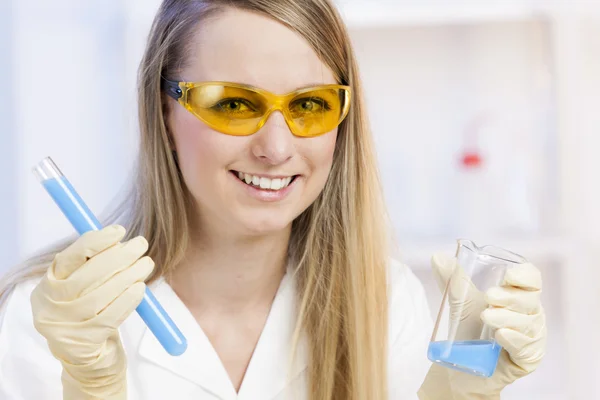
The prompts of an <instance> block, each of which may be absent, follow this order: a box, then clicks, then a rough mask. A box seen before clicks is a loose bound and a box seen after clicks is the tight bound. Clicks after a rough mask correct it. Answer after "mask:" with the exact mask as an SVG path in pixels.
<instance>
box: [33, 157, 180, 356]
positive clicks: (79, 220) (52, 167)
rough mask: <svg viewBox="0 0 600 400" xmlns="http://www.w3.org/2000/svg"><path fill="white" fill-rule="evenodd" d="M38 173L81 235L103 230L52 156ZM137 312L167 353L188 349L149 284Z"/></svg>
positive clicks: (36, 172) (38, 168)
mask: <svg viewBox="0 0 600 400" xmlns="http://www.w3.org/2000/svg"><path fill="white" fill-rule="evenodd" d="M34 173H35V175H36V176H37V178H38V180H39V181H40V183H41V184H42V185H43V186H44V188H45V189H46V191H47V192H48V194H49V195H50V196H51V197H52V199H53V200H54V202H55V203H56V205H57V206H58V207H59V208H60V209H61V211H62V212H63V214H64V215H65V216H66V217H67V219H68V220H69V222H71V225H73V227H74V228H75V229H76V230H77V232H78V233H79V234H80V235H82V234H83V233H85V232H88V231H92V230H100V229H102V226H101V225H100V222H99V221H98V220H97V219H96V217H95V216H94V214H93V213H92V212H91V211H90V209H89V208H88V207H87V205H86V204H85V203H84V202H83V200H82V199H81V197H79V195H78V194H77V192H76V191H75V189H74V188H73V186H71V183H70V182H69V181H68V180H67V178H66V177H65V176H64V175H63V174H62V173H61V172H60V170H59V169H58V167H57V166H56V164H54V162H53V161H52V159H51V158H50V157H47V158H45V159H44V160H42V161H41V162H40V163H39V164H38V165H37V166H36V167H35V168H34ZM136 311H137V313H138V314H139V315H140V317H141V318H142V320H143V321H144V323H145V324H146V325H147V326H148V328H149V329H150V331H151V332H152V333H153V334H154V336H155V337H156V339H158V341H159V342H160V344H161V345H162V346H163V347H164V349H165V350H166V351H167V353H169V354H170V355H172V356H178V355H181V354H183V353H184V352H185V350H186V349H187V340H186V338H185V337H184V336H183V334H182V333H181V331H179V329H178V328H177V326H176V325H175V323H174V322H173V320H171V318H170V317H169V315H167V313H166V311H165V310H164V309H163V308H162V306H161V305H160V303H159V302H158V300H156V297H154V295H153V294H152V292H151V291H150V289H148V288H147V287H146V292H145V293H144V298H143V299H142V302H141V303H140V305H139V306H138V307H137V309H136Z"/></svg>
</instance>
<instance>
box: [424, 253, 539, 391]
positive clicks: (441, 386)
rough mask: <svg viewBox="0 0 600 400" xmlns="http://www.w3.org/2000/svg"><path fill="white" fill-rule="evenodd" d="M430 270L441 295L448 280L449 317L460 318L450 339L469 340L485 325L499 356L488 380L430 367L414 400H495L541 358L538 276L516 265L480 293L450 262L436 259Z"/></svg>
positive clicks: (453, 261) (529, 267)
mask: <svg viewBox="0 0 600 400" xmlns="http://www.w3.org/2000/svg"><path fill="white" fill-rule="evenodd" d="M432 268H433V272H434V275H435V277H436V280H437V283H438V286H439V288H440V290H441V291H442V292H443V291H444V290H446V286H447V282H448V281H449V280H450V277H451V276H452V277H453V279H452V281H451V284H450V285H449V287H448V299H449V304H450V313H451V314H452V313H453V311H454V312H460V313H461V317H462V320H461V323H460V328H459V330H458V331H457V332H456V337H457V338H460V337H461V336H463V337H473V336H474V335H473V333H472V332H475V333H477V332H481V329H482V327H483V323H485V324H487V325H488V326H489V327H491V328H494V329H497V330H496V332H495V339H496V341H497V342H498V343H499V344H500V345H501V346H502V351H501V353H500V358H499V360H498V365H497V367H496V371H495V372H494V375H492V376H491V377H489V378H484V377H478V376H474V375H470V374H467V373H463V372H459V371H455V370H452V369H449V368H446V367H442V366H440V365H438V364H432V366H431V368H430V370H429V373H428V374H427V377H426V378H425V382H424V383H423V385H422V386H421V389H420V390H419V398H420V399H421V400H463V399H477V400H479V399H481V400H483V399H486V400H488V399H500V392H501V391H502V389H503V388H504V387H506V386H507V385H509V384H511V383H512V382H514V381H515V380H517V379H519V378H521V377H523V376H525V375H528V374H529V373H531V372H532V371H534V370H535V369H536V368H537V367H538V365H539V363H540V362H541V360H542V358H543V356H544V353H545V349H546V335H547V331H546V317H545V313H544V310H543V308H542V305H541V302H540V294H541V288H542V278H541V274H540V271H539V270H538V269H537V268H536V267H535V266H533V265H532V264H530V263H526V264H520V265H517V266H515V267H512V268H510V269H508V271H507V272H506V274H505V277H504V282H502V284H501V285H500V286H499V287H493V288H491V289H489V290H488V291H487V292H486V293H482V292H481V291H479V290H478V289H477V288H476V287H475V285H474V284H473V282H471V280H470V279H469V277H468V276H467V275H466V274H465V273H464V271H463V269H462V267H460V266H458V265H457V263H456V258H454V257H446V256H443V255H442V254H436V255H435V256H434V257H433V258H432ZM453 274H454V275H453ZM465 292H466V295H465ZM463 299H464V303H463ZM489 306H492V307H489ZM475 336H477V334H475Z"/></svg>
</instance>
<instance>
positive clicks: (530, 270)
mask: <svg viewBox="0 0 600 400" xmlns="http://www.w3.org/2000/svg"><path fill="white" fill-rule="evenodd" d="M502 286H514V287H518V288H521V289H525V290H542V274H541V272H540V270H539V269H537V268H536V267H535V266H534V265H533V264H531V263H525V264H519V265H516V266H514V267H511V268H509V269H508V270H507V271H506V274H505V275H504V281H503V283H502Z"/></svg>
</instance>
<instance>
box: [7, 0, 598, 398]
mask: <svg viewBox="0 0 600 400" xmlns="http://www.w3.org/2000/svg"><path fill="white" fill-rule="evenodd" d="M158 4H159V1H157V0H151V1H149V0H145V1H142V0H102V1H100V0H88V1H85V2H82V1H78V0H56V1H52V2H46V1H42V0H19V1H16V0H0V184H1V186H2V187H3V193H2V196H1V197H0V220H1V221H2V224H0V254H2V261H1V263H0V274H2V272H3V271H6V270H7V269H8V268H9V267H10V266H11V265H13V264H14V263H16V262H18V261H19V260H21V259H23V257H26V256H27V255H29V254H31V252H33V251H35V250H36V249H39V248H40V247H41V246H44V245H47V244H49V243H52V242H54V241H55V240H56V239H58V238H62V237H64V236H66V235H70V234H71V233H73V230H72V227H71V226H70V225H69V224H68V223H67V222H66V220H65V219H64V217H63V216H62V214H61V213H60V212H59V211H58V209H57V208H56V206H55V205H54V204H53V202H52V201H51V200H50V198H49V196H48V195H47V194H46V193H45V192H44V191H43V189H42V187H41V186H40V185H39V184H38V183H37V181H36V180H35V178H34V176H33V174H32V173H31V167H32V166H33V165H34V164H36V163H37V162H39V161H40V160H41V159H42V158H44V157H46V156H48V155H49V156H52V157H53V158H54V160H55V161H56V162H57V163H58V165H59V167H61V169H62V170H63V172H64V173H65V174H66V176H67V177H68V178H69V179H70V180H71V182H72V183H73V185H74V186H75V187H76V188H77V190H78V191H79V193H80V194H81V195H82V197H83V198H84V199H85V200H86V201H87V203H88V205H89V206H90V208H91V209H92V210H94V211H95V212H96V213H98V214H100V215H101V214H102V213H103V211H104V210H105V209H106V208H107V207H108V206H109V205H111V204H112V203H113V201H114V199H115V196H117V195H118V193H119V192H120V191H121V190H122V188H123V186H124V185H125V183H126V181H127V179H128V178H129V174H130V172H131V167H132V163H133V160H134V157H135V154H136V146H137V140H138V139H137V121H136V93H135V84H136V82H135V79H136V69H137V64H138V62H139V60H140V57H141V53H142V51H143V47H144V43H145V39H146V35H147V33H148V30H149V27H150V24H151V21H152V18H153V14H154V12H155V11H156V9H157V7H158ZM338 4H339V7H340V10H341V12H342V14H343V16H344V18H345V19H346V21H347V24H348V27H349V29H350V32H351V35H352V40H353V43H354V47H355V50H356V53H357V55H358V58H359V64H360V68H361V74H362V77H363V80H364V84H365V91H366V93H365V94H366V98H367V106H368V111H369V116H370V119H371V124H372V129H373V133H374V136H375V139H376V142H377V149H378V152H379V160H380V165H381V170H382V174H383V180H384V186H385V192H386V196H387V201H388V204H389V209H390V213H391V216H392V219H393V222H394V228H395V233H396V240H397V244H398V248H399V250H400V256H399V257H400V258H401V259H402V260H403V261H404V262H405V263H407V264H408V265H410V266H411V267H412V268H413V270H414V271H415V273H416V274H417V275H418V276H419V278H421V280H422V281H423V283H424V284H425V286H426V289H427V292H428V295H429V300H430V307H431V312H432V315H434V314H437V311H438V305H439V302H440V299H441V296H440V294H439V292H438V290H437V287H436V286H435V285H434V282H433V280H432V276H431V273H430V270H429V259H430V257H431V255H432V254H433V253H434V252H437V251H447V252H453V251H454V250H455V249H454V247H455V243H456V239H457V238H459V237H467V238H470V239H472V240H474V241H475V242H476V243H478V244H495V245H498V246H502V247H506V248H508V249H510V250H513V251H515V252H517V253H520V254H522V255H524V256H525V257H527V258H529V259H530V260H531V261H532V262H534V263H535V264H536V265H537V266H538V267H539V268H540V269H541V270H542V273H543V275H544V285H545V286H544V292H543V301H544V304H545V307H546V311H547V313H548V325H549V326H548V328H549V346H548V353H547V357H546V358H545V361H544V362H543V364H542V365H541V367H540V368H539V370H538V371H536V372H535V373H534V374H532V375H531V376H529V377H527V378H526V379H522V380H521V381H519V382H517V383H516V384H514V385H512V386H511V387H510V388H509V389H507V390H506V392H505V396H503V398H505V399H513V400H516V399H522V400H525V399H528V400H529V399H557V400H564V399H600V379H599V378H600V365H599V363H598V362H596V360H598V359H599V358H600V348H599V346H595V345H593V337H594V336H595V335H596V334H597V332H598V331H599V328H600V312H598V308H599V307H600V290H599V288H600V268H598V267H600V263H599V262H598V260H600V157H599V153H600V108H599V105H600V1H597V0H596V1H595V0H590V1H583V0H580V1H576V0H572V1H568V0H564V1H560V0H547V1H543V0H520V1H508V0H507V1H498V0H487V1H485V2H483V1H476V0H471V1H466V0H454V1H452V2H448V1H443V0H387V1H386V0H339V1H338Z"/></svg>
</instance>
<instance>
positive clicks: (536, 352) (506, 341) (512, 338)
mask: <svg viewBox="0 0 600 400" xmlns="http://www.w3.org/2000/svg"><path fill="white" fill-rule="evenodd" d="M495 339H496V342H498V344H500V346H502V348H504V349H505V350H506V352H507V353H508V355H509V356H510V359H511V360H512V362H514V363H515V364H517V365H518V366H519V367H521V368H523V369H524V370H525V371H527V372H528V373H530V372H532V371H533V370H535V369H536V368H537V366H538V365H539V364H540V362H541V361H542V359H543V357H544V354H545V352H546V340H545V334H541V335H538V336H537V337H535V338H531V337H529V336H526V335H523V334H522V333H520V332H517V331H514V330H512V329H498V330H497V331H496V335H495Z"/></svg>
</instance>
